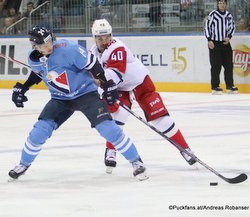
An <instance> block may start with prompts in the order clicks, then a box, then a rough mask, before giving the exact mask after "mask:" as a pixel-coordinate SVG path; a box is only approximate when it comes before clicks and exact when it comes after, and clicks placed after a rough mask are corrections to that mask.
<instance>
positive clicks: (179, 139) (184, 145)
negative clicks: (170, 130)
mask: <svg viewBox="0 0 250 217" xmlns="http://www.w3.org/2000/svg"><path fill="white" fill-rule="evenodd" d="M170 139H171V140H173V141H174V142H176V143H177V144H178V145H180V146H181V147H182V148H188V144H187V142H186V141H185V139H184V138H183V136H182V134H181V131H180V130H178V131H177V133H176V134H175V135H173V136H172V137H170Z"/></svg>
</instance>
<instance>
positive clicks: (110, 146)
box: [106, 142, 115, 149]
mask: <svg viewBox="0 0 250 217" xmlns="http://www.w3.org/2000/svg"><path fill="white" fill-rule="evenodd" d="M106 148H109V149H115V148H114V146H113V145H112V144H111V143H110V142H106Z"/></svg>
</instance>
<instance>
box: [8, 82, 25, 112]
mask: <svg viewBox="0 0 250 217" xmlns="http://www.w3.org/2000/svg"><path fill="white" fill-rule="evenodd" d="M28 90H29V88H28V87H25V86H24V85H23V84H21V83H19V82H17V83H16V85H15V86H14V87H13V93H12V101H13V102H14V103H15V105H16V107H22V108H23V107H24V106H23V103H24V102H27V101H28V98H27V97H26V96H25V95H24V94H25V93H26V91H28Z"/></svg>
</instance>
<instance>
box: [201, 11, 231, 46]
mask: <svg viewBox="0 0 250 217" xmlns="http://www.w3.org/2000/svg"><path fill="white" fill-rule="evenodd" d="M234 32H235V23H234V19H233V16H232V14H231V13H229V12H228V11H225V12H220V11H219V10H213V11H211V12H210V13H209V15H208V17H207V20H206V22H205V29H204V33H205V36H206V38H207V40H208V41H211V40H212V41H221V42H222V41H223V40H224V38H226V37H229V38H231V37H232V35H233V34H234Z"/></svg>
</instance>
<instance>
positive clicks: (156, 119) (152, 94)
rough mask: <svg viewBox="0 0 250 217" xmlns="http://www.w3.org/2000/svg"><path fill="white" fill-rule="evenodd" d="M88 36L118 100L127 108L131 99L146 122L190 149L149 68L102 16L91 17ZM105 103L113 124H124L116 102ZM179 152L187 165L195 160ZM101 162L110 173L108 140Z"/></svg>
mask: <svg viewBox="0 0 250 217" xmlns="http://www.w3.org/2000/svg"><path fill="white" fill-rule="evenodd" d="M92 35H93V37H94V40H95V44H94V45H93V46H92V47H91V49H90V51H91V52H92V53H93V54H94V55H95V56H97V57H98V58H99V59H100V62H101V63H102V65H103V67H104V71H105V76H106V78H107V79H108V80H109V79H112V80H113V81H114V82H115V83H116V84H117V87H118V90H119V100H120V101H121V102H122V103H123V104H125V105H126V106H128V107H129V108H131V106H132V103H133V99H135V100H136V101H137V102H138V104H139V105H140V107H141V108H142V110H143V111H144V114H145V116H146V119H147V121H148V122H150V123H151V124H152V125H153V126H154V127H156V128H157V129H158V130H160V131H161V132H163V133H164V134H165V135H166V136H167V137H169V138H170V139H171V140H173V141H174V142H176V143H177V144H179V145H180V146H181V147H182V148H184V149H186V150H187V151H189V152H192V151H191V150H190V148H189V146H188V144H187V142H186V141H185V139H184V137H183V135H182V133H181V131H180V130H179V129H178V128H177V126H176V124H175V122H174V121H173V120H172V118H171V117H170V115H169V113H168V110H167V109H166V107H165V105H164V103H163V101H162V98H161V96H160V94H159V93H158V92H156V90H155V86H154V84H153V82H152V80H151V78H150V77H149V70H148V69H147V68H146V67H145V66H144V65H143V64H142V62H141V61H140V60H139V59H138V58H136V57H135V56H134V54H133V53H132V52H131V50H130V49H129V48H128V47H127V46H126V45H125V44H124V43H123V42H122V41H121V40H120V39H118V38H116V37H113V35H112V27H111V25H110V24H109V22H108V21H107V20H105V19H99V20H95V22H94V23H93V26H92ZM107 103H108V107H109V110H110V112H111V113H112V116H113V119H114V120H115V121H116V123H117V124H119V125H121V126H122V125H124V124H125V122H126V121H127V119H128V116H129V113H128V112H127V111H126V110H124V109H123V108H121V107H119V105H118V104H112V103H109V101H107ZM181 155H182V156H183V157H184V159H185V160H186V161H187V162H188V163H189V164H190V165H193V164H194V163H195V162H196V161H195V159H193V158H191V157H190V156H189V155H187V154H186V153H184V152H181ZM104 162H105V165H106V167H107V169H106V172H107V173H111V172H112V169H113V168H114V167H115V166H116V150H115V147H114V146H113V145H112V143H110V142H108V141H107V142H106V150H105V157H104Z"/></svg>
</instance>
